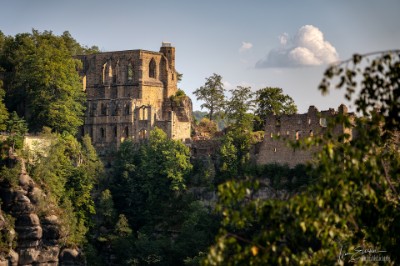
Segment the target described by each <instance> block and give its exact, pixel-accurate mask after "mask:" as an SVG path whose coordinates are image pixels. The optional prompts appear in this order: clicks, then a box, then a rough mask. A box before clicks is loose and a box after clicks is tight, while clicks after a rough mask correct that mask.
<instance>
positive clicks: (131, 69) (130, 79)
mask: <svg viewBox="0 0 400 266" xmlns="http://www.w3.org/2000/svg"><path fill="white" fill-rule="evenodd" d="M127 75H128V81H132V80H133V66H132V63H131V62H129V64H128V69H127Z"/></svg>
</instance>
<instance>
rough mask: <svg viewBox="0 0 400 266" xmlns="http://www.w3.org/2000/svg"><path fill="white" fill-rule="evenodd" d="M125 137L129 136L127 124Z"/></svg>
mask: <svg viewBox="0 0 400 266" xmlns="http://www.w3.org/2000/svg"><path fill="white" fill-rule="evenodd" d="M125 137H126V138H128V137H129V128H128V127H127V126H126V127H125Z"/></svg>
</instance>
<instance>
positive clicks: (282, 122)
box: [255, 104, 355, 167]
mask: <svg viewBox="0 0 400 266" xmlns="http://www.w3.org/2000/svg"><path fill="white" fill-rule="evenodd" d="M338 114H345V115H348V116H350V119H351V120H354V119H355V115H354V114H353V113H349V112H348V109H347V107H346V106H345V105H343V104H342V105H340V106H339V108H338V110H337V111H335V110H334V109H329V110H326V111H318V109H317V108H316V107H315V106H310V107H309V109H308V112H307V113H305V114H294V115H281V116H276V115H269V116H267V119H266V124H265V135H264V140H263V142H262V143H261V145H260V146H259V147H258V149H257V151H256V155H255V160H256V163H257V164H259V165H264V164H271V163H277V164H287V165H289V167H294V166H296V165H297V164H304V163H306V162H309V161H311V160H312V158H313V155H314V153H315V152H317V151H318V150H319V148H318V147H313V148H311V149H307V150H300V149H294V148H293V147H291V146H290V145H289V141H298V140H301V139H304V138H307V137H314V136H321V135H322V134H324V133H325V132H326V130H327V126H328V121H329V119H331V118H333V117H334V116H336V115H338ZM353 131H354V130H352V129H347V128H343V127H342V126H336V127H335V128H334V132H333V134H335V135H340V134H343V133H347V134H349V135H350V137H353V135H354V133H355V132H353Z"/></svg>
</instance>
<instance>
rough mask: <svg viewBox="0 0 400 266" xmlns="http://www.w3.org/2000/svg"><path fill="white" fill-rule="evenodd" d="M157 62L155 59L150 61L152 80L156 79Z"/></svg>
mask: <svg viewBox="0 0 400 266" xmlns="http://www.w3.org/2000/svg"><path fill="white" fill-rule="evenodd" d="M156 68H157V66H156V61H155V60H154V58H152V59H151V60H150V64H149V77H150V78H156Z"/></svg>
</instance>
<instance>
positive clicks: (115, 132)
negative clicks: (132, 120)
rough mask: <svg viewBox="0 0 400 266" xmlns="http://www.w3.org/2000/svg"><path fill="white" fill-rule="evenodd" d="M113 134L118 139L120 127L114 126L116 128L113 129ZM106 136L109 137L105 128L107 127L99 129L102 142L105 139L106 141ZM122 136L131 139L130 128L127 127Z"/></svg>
mask: <svg viewBox="0 0 400 266" xmlns="http://www.w3.org/2000/svg"><path fill="white" fill-rule="evenodd" d="M112 132H113V137H114V138H116V137H118V127H117V126H114V127H113V129H112ZM106 136H107V135H106V128H105V127H101V128H100V129H99V139H100V140H105V139H106ZM122 136H124V137H125V138H128V137H129V127H128V126H126V127H125V128H124V129H123V132H122Z"/></svg>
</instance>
